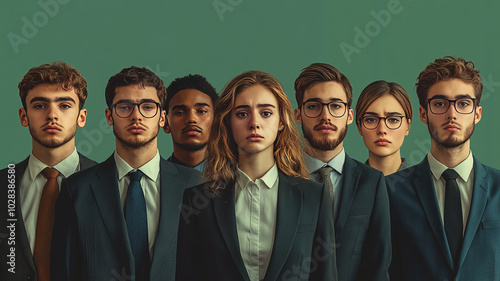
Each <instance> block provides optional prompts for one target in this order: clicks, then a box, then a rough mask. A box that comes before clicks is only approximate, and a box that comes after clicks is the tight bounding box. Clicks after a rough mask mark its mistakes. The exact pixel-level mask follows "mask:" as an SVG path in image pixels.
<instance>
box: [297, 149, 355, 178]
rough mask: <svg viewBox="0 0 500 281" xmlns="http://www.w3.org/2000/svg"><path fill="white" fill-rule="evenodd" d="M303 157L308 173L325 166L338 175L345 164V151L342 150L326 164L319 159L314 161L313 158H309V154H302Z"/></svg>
mask: <svg viewBox="0 0 500 281" xmlns="http://www.w3.org/2000/svg"><path fill="white" fill-rule="evenodd" d="M302 154H303V155H304V160H305V162H306V168H307V171H308V172H309V173H312V172H314V171H316V170H318V169H319V168H323V167H326V166H330V167H332V168H333V169H334V170H335V171H337V173H339V174H340V175H341V174H342V172H343V171H344V162H345V150H344V148H342V151H340V153H339V154H337V155H336V156H335V157H333V158H332V159H331V160H330V161H328V162H326V163H325V162H323V161H321V160H319V159H316V158H314V157H311V156H310V155H309V154H307V153H305V152H303V153H302Z"/></svg>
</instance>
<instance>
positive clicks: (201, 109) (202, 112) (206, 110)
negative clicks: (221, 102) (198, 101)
mask: <svg viewBox="0 0 500 281" xmlns="http://www.w3.org/2000/svg"><path fill="white" fill-rule="evenodd" d="M196 112H198V113H200V114H205V113H208V109H206V108H200V109H198V110H197V111H196Z"/></svg>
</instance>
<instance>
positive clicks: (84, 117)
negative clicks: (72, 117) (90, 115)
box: [76, 109, 87, 128]
mask: <svg viewBox="0 0 500 281" xmlns="http://www.w3.org/2000/svg"><path fill="white" fill-rule="evenodd" d="M86 122H87V110H86V109H80V113H79V115H78V119H77V120H76V124H78V127H80V128H82V127H83V126H85V123H86Z"/></svg>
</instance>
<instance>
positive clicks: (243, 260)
mask: <svg viewBox="0 0 500 281" xmlns="http://www.w3.org/2000/svg"><path fill="white" fill-rule="evenodd" d="M299 138H300V134H299V131H298V129H297V127H296V125H295V120H294V117H293V111H292V105H291V103H290V101H289V100H288V98H287V96H286V94H285V93H284V91H283V89H282V87H281V85H280V84H279V82H278V81H277V80H276V78H274V77H273V76H271V75H270V74H267V73H265V72H261V71H249V72H245V73H242V74H240V75H238V76H237V77H235V78H234V79H233V80H231V81H230V82H229V84H227V85H226V87H225V89H224V90H223V92H222V94H221V96H220V98H219V100H218V101H217V103H216V105H215V114H214V122H213V125H212V129H211V138H210V140H209V143H208V149H207V152H208V155H207V163H206V165H205V168H204V171H203V174H204V177H205V179H207V180H208V182H206V183H204V184H202V185H199V186H195V187H193V188H190V189H187V190H186V192H185V193H184V199H183V205H182V208H181V217H180V221H179V234H178V243H177V271H176V280H177V281H193V280H204V281H239V280H241V281H243V280H249V281H259V280H269V281H271V280H272V281H274V280H318V281H319V280H323V281H334V280H337V273H336V266H335V236H334V229H333V219H332V207H331V204H330V198H329V195H328V189H327V188H325V186H324V185H322V184H319V183H316V182H313V181H310V180H307V179H306V178H307V171H306V170H305V165H304V161H303V159H302V154H301V148H300V143H299Z"/></svg>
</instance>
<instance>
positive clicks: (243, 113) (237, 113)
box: [236, 111, 248, 118]
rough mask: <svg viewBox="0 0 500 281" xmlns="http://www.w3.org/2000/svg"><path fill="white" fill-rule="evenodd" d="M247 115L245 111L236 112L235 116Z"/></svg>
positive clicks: (242, 116)
mask: <svg viewBox="0 0 500 281" xmlns="http://www.w3.org/2000/svg"><path fill="white" fill-rule="evenodd" d="M247 116H248V113H246V112H245V111H240V112H236V117H238V118H245V117H247Z"/></svg>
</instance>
